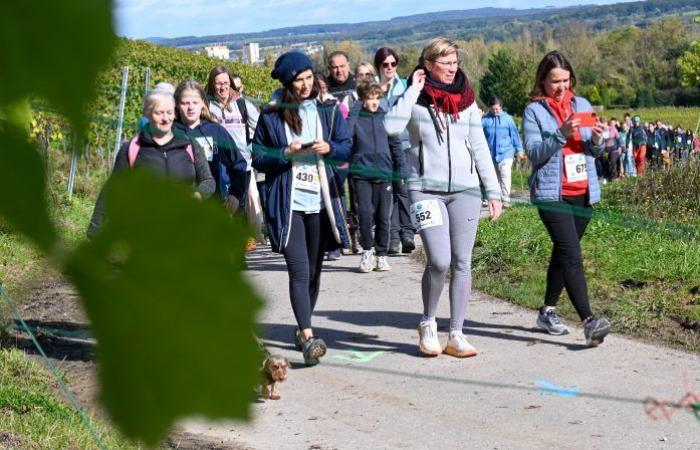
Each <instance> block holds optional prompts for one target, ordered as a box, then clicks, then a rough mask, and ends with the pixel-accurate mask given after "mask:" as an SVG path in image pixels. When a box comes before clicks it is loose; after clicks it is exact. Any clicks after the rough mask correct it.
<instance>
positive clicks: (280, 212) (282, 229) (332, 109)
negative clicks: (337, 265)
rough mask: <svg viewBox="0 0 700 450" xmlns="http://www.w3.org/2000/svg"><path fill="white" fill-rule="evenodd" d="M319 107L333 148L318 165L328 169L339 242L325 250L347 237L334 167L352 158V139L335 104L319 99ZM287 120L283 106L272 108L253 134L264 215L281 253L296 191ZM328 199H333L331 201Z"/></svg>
mask: <svg viewBox="0 0 700 450" xmlns="http://www.w3.org/2000/svg"><path fill="white" fill-rule="evenodd" d="M317 108H318V116H319V119H320V121H321V128H322V131H323V138H324V140H325V141H326V142H328V143H329V145H330V152H329V153H328V154H327V155H325V156H324V157H322V158H319V162H318V169H319V174H321V173H322V172H324V173H325V177H324V176H323V175H321V180H322V181H321V191H322V198H324V206H325V209H326V210H325V213H326V214H328V217H329V219H330V221H331V225H332V226H335V229H336V231H335V232H334V235H336V242H335V243H334V242H332V241H330V243H329V248H327V249H326V250H334V249H336V248H338V247H339V244H340V242H341V240H345V239H346V238H347V236H346V230H345V220H344V218H345V216H344V213H343V211H342V207H341V202H340V196H341V192H342V186H339V185H338V183H336V182H334V180H335V178H334V174H335V169H334V167H335V166H337V165H339V164H342V163H344V162H346V161H347V160H348V159H349V158H350V146H351V144H352V142H351V139H350V133H349V130H348V127H347V124H346V122H345V119H343V117H342V115H341V114H340V112H339V111H338V107H337V106H336V105H327V104H323V103H321V102H318V103H317ZM284 124H285V123H284V117H283V116H282V110H281V109H278V108H270V109H268V110H266V111H264V112H263V113H262V114H261V115H260V118H259V119H258V126H257V127H256V129H255V135H254V137H253V167H254V168H255V170H257V171H259V172H263V173H264V174H265V192H264V193H263V195H265V198H266V201H265V218H266V223H267V227H268V231H269V233H268V234H269V237H270V245H271V246H272V250H273V251H275V252H278V253H282V252H284V249H285V248H286V247H287V243H288V239H289V232H290V229H291V228H290V225H291V216H292V212H293V211H292V204H293V199H292V195H293V192H294V189H293V184H294V177H293V176H292V162H291V161H290V160H289V159H287V157H286V156H285V155H284V149H285V148H286V147H287V145H288V144H289V143H288V141H287V133H286V131H285V126H284ZM331 130H332V132H331ZM324 178H325V180H326V182H325V183H324V181H323V180H324ZM325 199H330V202H326V201H325ZM329 203H330V204H329ZM322 213H324V212H322Z"/></svg>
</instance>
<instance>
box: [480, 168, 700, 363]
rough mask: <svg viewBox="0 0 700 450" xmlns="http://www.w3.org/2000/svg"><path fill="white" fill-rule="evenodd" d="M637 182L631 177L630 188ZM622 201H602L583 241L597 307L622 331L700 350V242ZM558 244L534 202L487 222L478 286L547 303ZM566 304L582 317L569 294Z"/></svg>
mask: <svg viewBox="0 0 700 450" xmlns="http://www.w3.org/2000/svg"><path fill="white" fill-rule="evenodd" d="M638 182H639V181H636V180H632V181H630V182H629V184H630V186H631V188H630V189H634V188H635V186H634V185H633V184H632V183H638ZM616 189H621V188H620V187H617V188H616ZM606 191H607V190H606ZM618 194H619V193H618ZM695 195H697V194H695ZM615 198H616V199H617V200H620V199H624V198H626V196H625V195H622V194H620V195H617V197H615ZM613 200H614V199H613ZM618 206H619V205H617V204H615V203H614V201H608V202H606V203H604V204H603V205H601V206H600V207H598V208H597V213H596V214H594V217H593V219H592V221H591V223H590V225H589V227H588V230H587V232H586V235H585V237H584V239H583V242H582V246H583V253H584V264H585V271H586V276H587V279H588V285H589V291H590V297H591V302H592V305H593V310H594V312H596V313H599V314H603V315H606V316H607V317H609V318H610V319H612V321H613V323H614V329H615V331H617V332H625V333H629V334H631V335H633V336H637V337H641V338H644V339H648V340H653V341H654V342H659V341H661V342H664V343H667V344H671V345H673V346H677V347H682V348H685V349H688V350H692V351H700V292H698V291H699V290H700V287H699V286H698V285H699V284H700V241H698V240H697V238H696V239H694V240H693V239H689V238H688V237H687V236H684V235H683V234H682V233H675V232H673V230H672V229H670V228H668V227H659V226H654V224H655V222H654V221H653V220H649V219H648V216H643V215H639V214H638V215H636V216H630V215H629V214H630V213H629V211H626V210H625V209H624V208H619V207H618ZM637 211H638V212H645V211H644V210H642V209H638V210H637ZM684 222H685V221H684ZM650 223H651V226H650ZM686 224H687V222H686ZM551 248H552V245H551V243H550V240H549V236H548V235H547V233H546V231H545V229H544V226H543V225H542V223H541V222H540V219H539V216H538V215H537V210H536V209H535V208H534V207H532V206H531V205H529V204H524V205H520V206H515V207H513V208H511V209H509V210H507V212H506V214H504V216H503V218H502V220H500V221H498V222H497V223H495V224H493V223H490V222H489V221H483V222H482V223H481V225H480V229H479V235H478V238H477V242H476V246H475V249H474V259H473V267H474V272H475V274H474V287H475V288H477V289H480V290H483V291H485V292H488V293H490V294H492V295H495V296H497V297H500V298H503V299H507V300H510V301H513V302H515V303H518V304H521V305H523V306H526V307H529V308H537V307H539V306H541V304H542V301H543V298H544V291H545V284H546V280H545V278H546V270H547V266H548V263H549V256H550V252H551ZM559 310H560V312H561V313H562V314H563V315H564V316H565V317H567V318H568V319H572V320H577V316H576V314H575V312H574V310H573V308H572V307H571V304H570V302H569V301H568V299H567V298H566V293H565V292H564V293H562V299H561V301H560V307H559Z"/></svg>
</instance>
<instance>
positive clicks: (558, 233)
mask: <svg viewBox="0 0 700 450" xmlns="http://www.w3.org/2000/svg"><path fill="white" fill-rule="evenodd" d="M575 87H576V75H575V74H574V69H573V68H572V67H571V64H570V63H569V61H568V60H567V59H566V57H565V56H564V55H562V54H561V53H560V52H558V51H553V52H550V53H548V54H546V55H545V56H544V58H543V59H542V61H541V62H540V64H539V67H538V68H537V75H536V76H535V87H534V89H533V93H532V95H531V98H532V100H533V101H532V103H530V104H529V105H528V106H527V108H525V113H524V114H523V130H524V131H525V149H526V150H527V155H528V158H529V159H530V161H531V162H532V176H531V177H530V190H531V197H532V202H533V203H534V204H535V205H536V206H537V209H538V212H539V215H540V218H541V219H542V222H543V223H544V226H545V227H546V228H547V232H548V233H549V235H550V237H551V239H552V243H553V247H552V257H551V259H550V262H549V269H548V270H547V290H546V293H545V298H544V305H543V306H542V308H540V312H539V314H538V316H537V325H538V326H539V327H540V328H543V329H544V330H546V331H547V332H548V333H550V334H555V335H560V334H567V333H568V332H569V330H568V328H567V327H566V326H565V325H564V324H563V323H561V320H560V319H559V316H557V313H556V311H555V307H556V304H557V301H558V300H559V296H560V295H561V292H562V290H563V289H564V288H566V292H567V293H568V294H569V298H570V299H571V302H572V303H573V305H574V308H575V309H576V312H577V313H578V315H579V317H580V318H581V321H582V322H583V325H584V335H585V337H586V342H587V343H588V345H591V346H596V345H598V344H599V343H601V342H603V339H604V338H605V336H606V335H607V334H608V332H609V330H610V323H609V322H608V321H607V320H606V319H604V318H600V319H599V318H596V317H595V316H594V315H593V313H592V312H591V306H590V302H589V300H588V287H587V285H586V275H585V273H584V270H583V255H582V253H581V244H580V240H581V238H582V237H583V233H584V232H585V231H586V226H587V225H588V222H589V221H590V220H591V215H592V212H593V210H592V205H593V204H594V203H596V202H598V201H599V200H600V186H599V184H598V175H597V173H596V168H595V158H596V157H598V156H600V154H601V153H603V150H604V149H605V142H604V141H603V132H604V131H605V129H604V127H605V125H604V124H601V123H600V122H597V121H594V120H591V118H590V114H591V105H590V103H588V101H587V100H586V99H585V98H582V97H576V96H575V95H574V92H573V89H574V88H575ZM586 115H587V116H588V120H590V121H591V122H595V125H593V126H584V125H583V124H582V120H586V118H585V116H586Z"/></svg>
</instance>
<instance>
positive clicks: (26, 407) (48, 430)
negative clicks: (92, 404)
mask: <svg viewBox="0 0 700 450" xmlns="http://www.w3.org/2000/svg"><path fill="white" fill-rule="evenodd" d="M57 388H58V386H57V383H56V381H55V380H54V378H53V377H52V376H51V374H50V373H49V372H48V371H47V370H46V369H44V368H43V367H42V366H40V365H39V364H38V363H36V362H35V361H34V360H32V359H29V358H27V357H26V356H25V355H24V354H23V353H22V352H20V351H18V350H15V349H12V350H2V351H0V447H2V448H22V449H44V448H72V449H91V448H99V446H98V444H97V442H96V440H95V439H94V437H93V436H92V434H91V433H90V431H89V430H88V429H87V427H86V426H85V424H84V423H83V422H82V420H81V419H80V416H79V415H78V413H77V412H76V411H74V410H73V409H72V408H71V407H70V406H69V405H68V403H66V402H64V401H63V400H62V399H61V398H60V397H59V396H58V395H57V393H56V392H57ZM90 420H91V423H92V426H93V427H94V429H95V431H96V433H97V434H98V436H99V437H100V439H101V440H102V442H103V444H104V445H105V447H107V448H119V449H131V448H139V447H135V446H134V445H133V444H131V443H129V442H128V441H127V440H126V439H124V438H123V437H121V436H119V435H118V434H117V433H115V432H114V431H113V430H112V429H111V428H110V427H108V426H107V425H105V424H104V422H102V421H101V420H99V419H95V418H91V419H90Z"/></svg>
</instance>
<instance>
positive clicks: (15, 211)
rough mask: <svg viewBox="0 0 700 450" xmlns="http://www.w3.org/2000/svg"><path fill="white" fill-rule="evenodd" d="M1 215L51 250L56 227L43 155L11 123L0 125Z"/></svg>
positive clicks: (54, 239)
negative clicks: (50, 209) (47, 191)
mask: <svg viewBox="0 0 700 450" xmlns="http://www.w3.org/2000/svg"><path fill="white" fill-rule="evenodd" d="M0 192H2V193H3V194H2V196H0V216H2V217H3V218H4V220H5V221H6V222H7V223H8V224H9V225H10V226H11V227H12V228H14V229H15V230H16V231H19V232H21V233H24V234H25V235H26V236H27V237H29V238H31V239H32V240H33V241H34V243H35V244H36V245H37V246H38V247H39V248H40V249H41V250H43V251H45V252H47V253H48V252H50V251H51V249H52V248H53V246H54V244H55V242H56V231H55V229H54V226H53V223H52V222H51V219H50V218H49V215H48V209H47V204H46V180H45V178H44V166H43V163H42V160H41V156H39V153H37V152H36V150H35V149H34V147H33V146H32V145H31V144H30V143H29V141H28V140H27V137H26V136H23V135H22V134H20V133H19V132H16V131H13V130H12V127H7V126H5V127H3V128H2V129H0Z"/></svg>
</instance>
